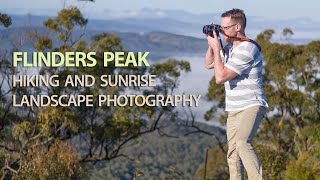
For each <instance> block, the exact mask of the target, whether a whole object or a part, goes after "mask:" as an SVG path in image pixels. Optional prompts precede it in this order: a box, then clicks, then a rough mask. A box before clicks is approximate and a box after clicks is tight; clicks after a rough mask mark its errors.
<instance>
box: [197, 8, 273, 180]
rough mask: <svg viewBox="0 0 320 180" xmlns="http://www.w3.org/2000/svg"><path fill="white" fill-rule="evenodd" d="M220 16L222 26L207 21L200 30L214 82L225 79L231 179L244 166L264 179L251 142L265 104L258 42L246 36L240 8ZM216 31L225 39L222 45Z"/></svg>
mask: <svg viewBox="0 0 320 180" xmlns="http://www.w3.org/2000/svg"><path fill="white" fill-rule="evenodd" d="M221 17H222V20H221V26H219V25H213V24H212V25H207V26H205V27H204V28H203V32H204V33H205V34H207V40H208V45H209V47H208V50H207V53H206V56H205V64H206V67H207V68H208V69H212V68H214V73H215V80H216V83H217V84H222V83H224V86H225V91H226V97H225V98H226V99H225V108H226V109H225V110H226V112H227V140H228V154H227V160H228V165H229V173H230V179H244V168H245V169H246V171H247V174H248V178H249V180H257V179H263V175H262V165H261V162H260V160H259V158H258V155H257V154H256V152H255V150H254V148H253V146H252V144H251V141H252V139H253V137H254V135H255V134H256V132H257V130H258V128H259V125H260V122H261V120H262V119H263V118H264V116H265V113H266V108H267V107H268V104H267V99H266V97H265V95H264V90H263V83H262V62H263V57H262V55H261V53H260V46H259V45H258V44H257V43H256V42H254V41H253V40H251V39H249V38H247V37H246V36H245V27H246V16H245V14H244V12H243V11H242V10H240V9H232V10H229V11H226V12H225V13H223V14H222V15H221ZM219 32H220V33H221V34H223V38H224V41H225V42H227V43H228V44H227V45H226V46H225V47H224V48H222V43H221V40H220V37H219ZM219 40H220V42H219ZM220 47H221V48H222V50H221V51H220Z"/></svg>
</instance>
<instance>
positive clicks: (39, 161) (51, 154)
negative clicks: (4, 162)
mask: <svg viewBox="0 0 320 180" xmlns="http://www.w3.org/2000/svg"><path fill="white" fill-rule="evenodd" d="M79 160H80V156H79V154H78V153H77V152H76V151H75V150H74V149H73V148H72V147H71V146H70V145H68V144H67V143H62V142H56V143H54V144H53V145H52V146H51V147H50V148H49V150H47V149H46V148H45V147H41V146H40V147H34V148H30V149H29V151H28V153H27V155H26V156H25V157H23V159H22V160H21V170H20V172H19V173H18V174H16V175H14V176H13V178H14V179H85V172H84V170H85V169H84V168H83V167H82V166H81V165H80V163H79Z"/></svg>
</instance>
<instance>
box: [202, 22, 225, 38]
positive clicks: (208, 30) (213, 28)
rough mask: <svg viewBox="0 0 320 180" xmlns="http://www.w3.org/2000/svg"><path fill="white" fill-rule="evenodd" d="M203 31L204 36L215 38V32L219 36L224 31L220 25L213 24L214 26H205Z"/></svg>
mask: <svg viewBox="0 0 320 180" xmlns="http://www.w3.org/2000/svg"><path fill="white" fill-rule="evenodd" d="M202 31H203V34H206V35H209V36H211V37H213V31H215V32H216V34H217V35H219V32H221V31H222V28H221V26H220V25H218V24H213V23H212V24H209V25H205V26H203V29H202Z"/></svg>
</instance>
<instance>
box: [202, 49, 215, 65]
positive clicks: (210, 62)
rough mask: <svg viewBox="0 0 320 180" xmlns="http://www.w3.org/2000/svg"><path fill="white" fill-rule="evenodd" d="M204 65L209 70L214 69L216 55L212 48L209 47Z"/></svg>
mask: <svg viewBox="0 0 320 180" xmlns="http://www.w3.org/2000/svg"><path fill="white" fill-rule="evenodd" d="M204 64H205V67H206V68H207V69H212V68H214V54H213V50H212V48H211V47H210V46H209V47H208V50H207V53H206V57H205V61H204Z"/></svg>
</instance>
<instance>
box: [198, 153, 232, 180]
mask: <svg viewBox="0 0 320 180" xmlns="http://www.w3.org/2000/svg"><path fill="white" fill-rule="evenodd" d="M205 166H207V167H206V175H205V174H204V173H205ZM204 176H206V179H208V180H209V179H210V180H223V179H226V180H227V179H229V170H228V164H227V158H226V154H225V153H224V152H223V151H222V150H221V149H220V147H214V148H211V149H209V151H208V160H207V165H206V164H202V165H201V166H200V167H199V168H198V170H197V172H196V175H195V177H196V179H204Z"/></svg>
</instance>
